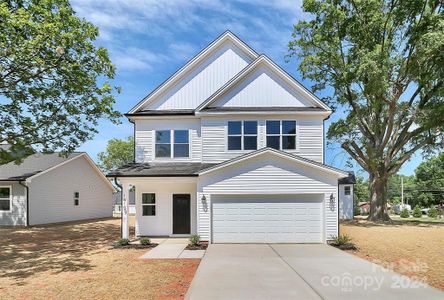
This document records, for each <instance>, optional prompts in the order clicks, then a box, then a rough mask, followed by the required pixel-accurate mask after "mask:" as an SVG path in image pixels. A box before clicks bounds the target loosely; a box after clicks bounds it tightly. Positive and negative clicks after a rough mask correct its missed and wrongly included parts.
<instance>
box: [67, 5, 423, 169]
mask: <svg viewBox="0 0 444 300" xmlns="http://www.w3.org/2000/svg"><path fill="white" fill-rule="evenodd" d="M70 2H71V4H72V6H73V8H74V10H75V11H76V13H77V14H78V16H80V17H82V18H85V19H87V20H88V21H90V22H92V23H93V24H94V25H96V26H97V27H98V28H99V30H100V37H99V38H98V40H97V41H96V44H97V45H98V46H103V47H105V48H107V49H108V51H109V55H110V58H111V61H112V62H113V63H114V64H115V65H116V77H115V79H114V80H113V82H112V83H113V84H114V85H115V86H120V87H121V88H122V93H121V94H119V95H117V96H116V105H115V108H116V109H117V110H118V111H120V112H122V113H126V112H128V111H129V110H130V109H131V108H132V107H133V106H134V105H136V104H137V103H138V102H139V101H140V100H141V99H142V98H143V97H144V96H146V95H147V94H149V92H151V91H152V90H153V89H155V88H156V87H157V86H158V85H159V84H161V83H162V82H163V81H164V80H165V79H167V78H168V77H169V76H171V75H172V74H173V73H174V72H175V71H177V70H178V69H179V68H180V67H182V66H183V65H184V64H185V63H186V62H187V61H188V60H190V59H191V58H193V56H194V55H196V54H197V53H198V52H199V51H200V50H202V49H203V48H205V47H206V46H207V45H208V44H209V43H211V42H212V41H213V40H214V39H215V38H217V37H218V36H219V35H220V34H222V33H223V32H224V31H226V30H231V31H232V32H233V33H234V34H236V35H237V36H238V37H239V38H241V39H242V40H243V41H245V42H246V43H247V44H248V45H250V46H251V47H252V48H253V49H254V50H255V51H256V52H258V53H264V54H266V55H268V56H269V57H270V58H271V59H273V60H274V61H275V62H276V63H277V64H278V65H280V66H281V67H282V68H283V69H284V70H286V71H287V72H288V73H290V74H291V75H292V76H293V77H295V78H296V79H297V80H299V81H300V82H301V83H302V84H303V85H304V86H306V87H307V88H311V85H312V83H311V82H310V81H309V80H304V79H303V78H302V77H301V75H300V74H299V72H298V69H297V67H298V61H297V60H296V59H292V60H290V61H289V62H286V60H285V55H286V54H287V51H288V48H287V45H288V42H289V41H290V40H291V32H292V27H293V24H296V23H297V22H298V21H300V20H303V19H307V18H309V16H308V15H307V14H305V13H304V12H303V11H302V8H301V6H302V1H301V0H294V1H291V0H267V1H254V0H232V1H222V0H131V1H129V0H71V1H70ZM318 96H322V94H318ZM339 117H340V113H334V114H333V115H332V116H331V117H330V119H329V120H327V121H326V122H325V128H326V131H327V129H328V126H329V125H330V124H331V122H334V121H335V120H337V119H338V118H339ZM121 121H122V123H121V124H120V125H114V124H112V123H111V122H109V121H106V120H101V121H100V124H99V128H98V131H99V133H98V134H97V135H96V136H95V138H94V139H93V140H91V141H88V142H86V143H85V144H83V145H82V146H81V147H80V148H79V149H78V150H80V151H86V152H88V154H89V155H90V156H91V157H92V158H93V159H95V160H96V159H97V153H98V152H101V151H104V150H105V148H106V144H107V142H108V140H110V139H112V138H121V139H123V138H126V137H127V136H131V135H133V125H132V124H131V123H129V122H128V120H127V119H126V118H124V117H123V118H122V119H121ZM325 150H326V157H325V163H326V164H328V165H332V166H335V167H338V168H342V169H346V170H350V169H351V170H354V171H355V173H357V174H358V175H362V176H364V177H367V175H366V173H364V172H363V171H362V170H360V169H359V168H358V167H357V166H354V167H352V168H350V167H349V166H347V165H346V162H347V160H348V155H347V154H346V153H345V151H344V150H342V149H341V148H340V147H339V146H338V145H331V146H326V149H325ZM421 161H422V159H421V156H420V155H417V156H415V157H414V158H413V159H412V160H411V161H409V162H407V163H406V164H405V165H404V166H403V167H402V169H401V170H400V173H401V174H405V175H412V174H413V173H414V169H415V168H416V167H417V165H418V164H419V163H420V162H421Z"/></svg>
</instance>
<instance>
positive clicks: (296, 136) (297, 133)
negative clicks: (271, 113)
mask: <svg viewBox="0 0 444 300" xmlns="http://www.w3.org/2000/svg"><path fill="white" fill-rule="evenodd" d="M269 121H278V122H279V134H277V133H270V134H268V133H267V122H269ZM286 121H291V122H294V126H295V133H294V134H284V133H283V131H282V127H283V125H282V124H283V122H286ZM264 127H265V130H264V134H265V138H264V141H265V147H268V145H267V137H269V136H278V137H279V150H282V151H299V138H298V137H299V124H298V121H297V120H290V119H267V120H265V124H264ZM284 136H294V137H295V138H294V149H283V147H282V146H283V137H284Z"/></svg>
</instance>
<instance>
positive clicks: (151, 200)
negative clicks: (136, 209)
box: [142, 193, 156, 216]
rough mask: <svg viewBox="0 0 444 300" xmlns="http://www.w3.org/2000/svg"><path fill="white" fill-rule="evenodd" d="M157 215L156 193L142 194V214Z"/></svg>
mask: <svg viewBox="0 0 444 300" xmlns="http://www.w3.org/2000/svg"><path fill="white" fill-rule="evenodd" d="M155 215H156V194H154V193H143V194H142V216H155Z"/></svg>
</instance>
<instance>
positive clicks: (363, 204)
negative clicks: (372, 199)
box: [358, 202, 370, 206]
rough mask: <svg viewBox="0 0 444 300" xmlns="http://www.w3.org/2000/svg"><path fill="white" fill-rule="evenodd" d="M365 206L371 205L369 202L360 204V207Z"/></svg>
mask: <svg viewBox="0 0 444 300" xmlns="http://www.w3.org/2000/svg"><path fill="white" fill-rule="evenodd" d="M365 205H370V203H368V202H359V203H358V206H365Z"/></svg>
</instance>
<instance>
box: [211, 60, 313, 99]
mask: <svg viewBox="0 0 444 300" xmlns="http://www.w3.org/2000/svg"><path fill="white" fill-rule="evenodd" d="M211 106H213V107H305V106H311V105H310V104H309V103H308V101H306V100H304V96H302V95H301V94H300V93H298V91H296V90H295V89H294V88H291V87H290V86H289V85H288V84H287V83H286V82H285V81H284V80H282V79H281V78H279V76H277V75H276V74H275V73H274V72H272V71H270V70H269V69H268V68H266V67H264V66H260V67H257V69H256V70H254V71H252V72H251V74H249V75H248V76H246V78H245V79H244V80H242V81H241V83H239V84H238V85H237V86H236V87H234V88H233V89H231V90H230V91H229V92H227V93H226V94H225V95H223V96H222V97H221V99H220V100H217V101H216V102H215V103H213V105H211Z"/></svg>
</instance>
